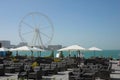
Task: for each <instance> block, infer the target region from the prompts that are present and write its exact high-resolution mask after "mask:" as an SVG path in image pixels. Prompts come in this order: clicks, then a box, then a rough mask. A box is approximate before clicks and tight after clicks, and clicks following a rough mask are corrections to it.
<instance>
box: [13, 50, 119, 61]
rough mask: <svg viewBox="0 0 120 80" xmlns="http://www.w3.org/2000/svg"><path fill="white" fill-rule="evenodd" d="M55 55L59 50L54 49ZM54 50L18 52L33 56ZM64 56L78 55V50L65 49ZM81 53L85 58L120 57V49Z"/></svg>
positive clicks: (44, 55) (41, 55) (46, 54)
mask: <svg viewBox="0 0 120 80" xmlns="http://www.w3.org/2000/svg"><path fill="white" fill-rule="evenodd" d="M53 52H54V57H56V54H57V53H59V52H58V51H56V50H55V51H53ZM16 53H17V52H16V51H14V52H12V55H13V56H15V55H16ZM51 53H52V51H43V52H33V53H32V52H31V51H24V52H23V51H20V52H18V54H19V55H23V56H25V55H26V56H31V55H33V56H34V57H38V56H40V57H48V56H50V54H51ZM62 53H63V55H64V57H68V56H78V51H71V52H70V51H63V52H62ZM80 53H81V54H83V57H84V58H91V57H105V58H113V59H120V50H102V51H80Z"/></svg>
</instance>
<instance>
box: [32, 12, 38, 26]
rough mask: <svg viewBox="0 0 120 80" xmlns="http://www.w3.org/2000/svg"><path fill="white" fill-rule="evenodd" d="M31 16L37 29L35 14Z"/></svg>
mask: <svg viewBox="0 0 120 80" xmlns="http://www.w3.org/2000/svg"><path fill="white" fill-rule="evenodd" d="M31 16H32V20H33V24H34V26H35V27H37V25H36V22H35V16H34V15H33V14H32V15H31Z"/></svg>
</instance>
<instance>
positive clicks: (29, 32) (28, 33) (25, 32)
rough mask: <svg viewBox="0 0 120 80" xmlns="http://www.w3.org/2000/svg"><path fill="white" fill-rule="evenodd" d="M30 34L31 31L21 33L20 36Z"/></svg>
mask: <svg viewBox="0 0 120 80" xmlns="http://www.w3.org/2000/svg"><path fill="white" fill-rule="evenodd" d="M30 33H33V31H29V32H25V33H22V35H26V34H30Z"/></svg>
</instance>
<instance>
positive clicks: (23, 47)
mask: <svg viewBox="0 0 120 80" xmlns="http://www.w3.org/2000/svg"><path fill="white" fill-rule="evenodd" d="M32 50H33V48H31V47H28V46H22V47H18V48H15V49H11V51H32Z"/></svg>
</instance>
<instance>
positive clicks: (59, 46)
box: [48, 45, 62, 50]
mask: <svg viewBox="0 0 120 80" xmlns="http://www.w3.org/2000/svg"><path fill="white" fill-rule="evenodd" d="M61 48H62V45H48V50H58V49H61Z"/></svg>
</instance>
